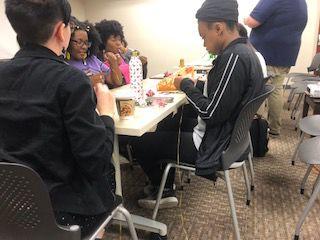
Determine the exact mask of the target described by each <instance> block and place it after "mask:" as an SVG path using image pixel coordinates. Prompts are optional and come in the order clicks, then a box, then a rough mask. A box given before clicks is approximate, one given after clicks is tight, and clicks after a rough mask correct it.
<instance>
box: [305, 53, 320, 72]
mask: <svg viewBox="0 0 320 240" xmlns="http://www.w3.org/2000/svg"><path fill="white" fill-rule="evenodd" d="M319 66H320V53H317V54H316V55H315V56H314V57H313V59H312V62H311V65H310V67H308V72H312V71H315V70H317V69H318V67H319Z"/></svg>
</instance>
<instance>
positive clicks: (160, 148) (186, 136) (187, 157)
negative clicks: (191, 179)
mask: <svg viewBox="0 0 320 240" xmlns="http://www.w3.org/2000/svg"><path fill="white" fill-rule="evenodd" d="M187 110H189V108H185V110H184V111H182V110H179V111H178V113H177V114H176V115H175V116H174V117H172V116H169V117H167V118H166V119H164V120H163V121H162V122H161V123H160V124H159V125H158V128H157V131H156V132H152V133H146V134H144V135H143V136H142V137H140V138H137V139H135V141H133V142H132V147H133V152H134V154H135V157H136V158H137V161H138V163H139V164H140V166H141V167H142V169H143V171H144V172H145V174H146V175H147V176H148V178H149V180H150V181H151V183H152V185H154V186H159V185H160V182H161V178H162V174H163V171H164V169H165V167H166V164H167V163H168V162H177V149H178V137H179V134H178V130H179V127H180V119H181V114H182V113H185V112H186V111H187ZM196 124H197V120H196V118H194V117H193V116H192V117H190V115H189V114H185V115H183V117H182V123H181V133H180V144H179V154H180V157H179V160H180V162H183V163H188V164H194V163H195V160H196V158H197V149H196V148H195V146H194V143H193V137H192V135H193V127H194V126H195V125H196ZM174 176H175V170H174V169H172V170H171V171H170V173H169V176H168V180H167V182H166V188H172V185H173V182H174Z"/></svg>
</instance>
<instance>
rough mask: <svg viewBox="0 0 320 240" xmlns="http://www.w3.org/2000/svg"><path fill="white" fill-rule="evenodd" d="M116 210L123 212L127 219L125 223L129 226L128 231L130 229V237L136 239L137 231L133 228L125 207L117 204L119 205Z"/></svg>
mask: <svg viewBox="0 0 320 240" xmlns="http://www.w3.org/2000/svg"><path fill="white" fill-rule="evenodd" d="M118 210H119V212H121V213H122V214H123V216H124V217H125V218H126V221H127V224H128V228H129V231H130V234H131V238H132V239H133V240H138V236H137V232H136V229H135V228H134V225H133V221H132V217H131V214H130V213H129V212H128V210H127V209H125V208H124V207H122V206H119V207H118Z"/></svg>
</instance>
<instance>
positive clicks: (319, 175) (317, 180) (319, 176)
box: [312, 174, 320, 193]
mask: <svg viewBox="0 0 320 240" xmlns="http://www.w3.org/2000/svg"><path fill="white" fill-rule="evenodd" d="M319 181H320V174H318V177H317V179H316V181H315V182H314V184H313V187H312V193H313V192H314V188H315V186H316V185H317V184H318V183H319Z"/></svg>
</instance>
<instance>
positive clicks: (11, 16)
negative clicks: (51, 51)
mask: <svg viewBox="0 0 320 240" xmlns="http://www.w3.org/2000/svg"><path fill="white" fill-rule="evenodd" d="M5 9H6V15H7V17H8V20H9V22H10V24H11V26H12V27H13V29H14V30H15V32H16V33H17V36H18V37H17V39H19V45H24V44H26V43H35V44H43V43H45V42H47V41H48V40H49V38H50V37H51V35H52V33H53V30H54V25H55V24H56V23H57V22H58V21H63V22H64V23H65V24H66V25H68V24H69V20H70V15H71V6H70V4H69V2H68V1H67V0H24V1H21V0H5Z"/></svg>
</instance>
